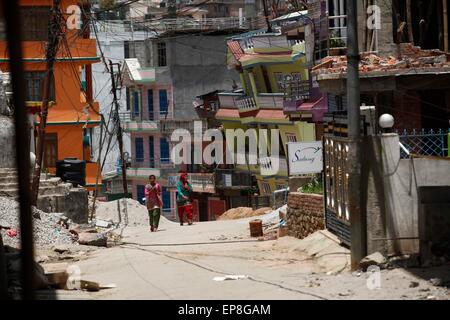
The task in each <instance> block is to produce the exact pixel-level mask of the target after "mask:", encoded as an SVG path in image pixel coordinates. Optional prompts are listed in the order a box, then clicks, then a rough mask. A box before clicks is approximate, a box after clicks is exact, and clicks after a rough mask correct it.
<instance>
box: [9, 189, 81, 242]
mask: <svg viewBox="0 0 450 320" xmlns="http://www.w3.org/2000/svg"><path fill="white" fill-rule="evenodd" d="M33 217H34V219H33V228H34V233H33V236H34V241H35V242H34V244H35V246H36V247H40V246H53V245H55V244H72V243H73V242H74V241H73V238H72V236H71V234H70V232H69V230H67V229H65V228H64V227H63V226H62V225H61V217H60V216H59V215H57V214H54V213H46V212H43V211H41V210H38V209H36V208H33ZM0 232H1V235H2V237H3V242H4V244H5V245H9V246H11V247H15V248H18V247H19V246H20V222H19V203H18V202H17V201H15V200H13V199H11V198H6V197H0Z"/></svg>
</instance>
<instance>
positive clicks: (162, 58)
mask: <svg viewBox="0 0 450 320" xmlns="http://www.w3.org/2000/svg"><path fill="white" fill-rule="evenodd" d="M157 50H158V67H165V66H167V48H166V43H165V42H158V44H157Z"/></svg>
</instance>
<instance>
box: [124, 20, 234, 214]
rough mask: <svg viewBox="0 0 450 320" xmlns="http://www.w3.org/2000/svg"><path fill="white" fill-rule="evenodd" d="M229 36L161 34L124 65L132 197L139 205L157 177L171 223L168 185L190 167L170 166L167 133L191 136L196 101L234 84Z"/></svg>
mask: <svg viewBox="0 0 450 320" xmlns="http://www.w3.org/2000/svg"><path fill="white" fill-rule="evenodd" d="M233 31H234V29H232V30H228V29H227V30H224V31H220V32H215V34H208V35H201V36H200V35H199V34H198V31H195V32H188V33H186V32H182V33H177V32H175V33H165V34H164V35H160V36H158V37H153V38H149V39H147V40H146V41H145V50H144V52H145V57H141V58H135V59H126V60H125V67H124V70H123V72H122V74H123V84H124V85H125V86H126V87H127V90H128V97H129V99H128V108H129V111H128V114H127V117H126V118H124V120H125V121H124V130H125V131H126V132H128V133H130V134H131V167H130V168H129V169H128V177H129V178H130V180H132V186H133V197H134V198H135V199H138V200H140V201H142V199H143V197H144V187H145V184H146V183H147V181H148V177H149V175H151V174H154V175H156V176H157V177H158V178H159V181H160V183H161V184H162V186H163V200H164V208H163V209H164V210H163V212H164V214H165V215H166V216H168V217H170V218H174V217H175V208H176V204H175V190H174V189H173V188H172V186H173V183H171V181H173V179H174V177H175V176H176V175H177V174H178V172H179V170H188V169H191V168H192V166H191V167H188V165H182V166H175V165H174V164H173V162H172V159H171V157H170V154H171V149H172V147H173V145H174V143H173V142H171V140H170V138H171V134H172V132H173V130H175V129H177V128H184V129H187V130H188V131H190V132H192V131H193V121H194V120H198V117H197V115H196V113H195V112H194V111H193V109H192V101H193V100H194V99H195V97H196V96H198V95H200V94H202V93H204V92H205V91H213V90H215V89H216V88H231V87H232V86H233V84H234V83H235V81H236V80H237V75H236V74H235V73H234V72H232V71H231V70H227V67H226V65H225V63H224V61H226V38H227V34H229V32H233ZM203 127H206V126H205V125H203ZM189 171H191V172H192V170H189Z"/></svg>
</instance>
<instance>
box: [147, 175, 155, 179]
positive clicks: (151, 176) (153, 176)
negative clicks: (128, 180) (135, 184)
mask: <svg viewBox="0 0 450 320" xmlns="http://www.w3.org/2000/svg"><path fill="white" fill-rule="evenodd" d="M151 178H155V179H156V176H155V175H154V174H151V175H150V176H149V177H148V179H149V180H150V179H151Z"/></svg>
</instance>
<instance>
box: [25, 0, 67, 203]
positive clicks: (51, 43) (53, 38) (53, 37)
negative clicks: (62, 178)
mask: <svg viewBox="0 0 450 320" xmlns="http://www.w3.org/2000/svg"><path fill="white" fill-rule="evenodd" d="M60 2H61V1H60V0H53V7H52V16H51V18H50V25H49V31H48V44H47V52H46V60H47V65H46V70H47V73H46V76H45V80H44V92H43V93H42V111H41V115H40V122H39V133H38V145H37V150H36V164H35V166H34V172H33V184H32V188H31V204H32V205H34V206H36V204H37V199H38V195H39V183H40V179H41V169H42V161H43V158H44V150H45V127H46V126H47V115H48V106H49V98H50V90H51V85H52V81H53V76H54V70H53V68H54V66H55V60H56V54H57V52H58V46H59V40H60V36H61V29H60V23H61V12H60V10H59V4H60Z"/></svg>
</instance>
